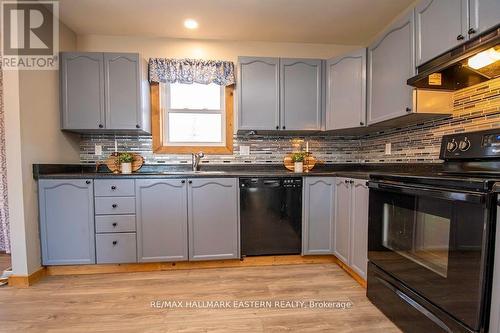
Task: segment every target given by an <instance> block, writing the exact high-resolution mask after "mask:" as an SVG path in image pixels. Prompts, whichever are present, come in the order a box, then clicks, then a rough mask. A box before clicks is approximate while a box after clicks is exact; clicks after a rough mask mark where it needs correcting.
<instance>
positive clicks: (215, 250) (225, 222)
mask: <svg viewBox="0 0 500 333" xmlns="http://www.w3.org/2000/svg"><path fill="white" fill-rule="evenodd" d="M238 193H239V189H238V181H237V179H236V178H196V179H189V180H188V226H189V260H212V259H236V258H239V257H240V254H239V227H238V226H239V223H238V220H239V200H238Z"/></svg>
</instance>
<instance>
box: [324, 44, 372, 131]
mask: <svg viewBox="0 0 500 333" xmlns="http://www.w3.org/2000/svg"><path fill="white" fill-rule="evenodd" d="M326 96H327V97H326V126H325V129H326V130H338V129H347V128H354V127H359V126H365V124H366V49H365V48H363V49H360V50H356V51H354V52H351V53H348V54H345V55H343V56H341V57H337V58H333V59H330V60H328V61H327V62H326Z"/></svg>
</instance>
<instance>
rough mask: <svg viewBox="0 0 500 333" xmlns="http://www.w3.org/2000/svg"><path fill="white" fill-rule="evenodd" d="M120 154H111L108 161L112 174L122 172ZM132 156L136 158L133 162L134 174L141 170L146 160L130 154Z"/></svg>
mask: <svg viewBox="0 0 500 333" xmlns="http://www.w3.org/2000/svg"><path fill="white" fill-rule="evenodd" d="M119 154H120V153H113V154H111V155H110V156H109V157H108V159H107V160H106V166H107V167H108V169H109V170H110V171H111V172H114V173H120V172H121V165H120V161H119ZM129 154H131V155H132V156H134V160H133V161H132V172H136V171H137V170H139V169H140V168H141V167H142V165H143V164H144V158H143V157H142V156H141V155H139V154H136V153H129Z"/></svg>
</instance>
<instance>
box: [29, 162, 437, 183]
mask: <svg viewBox="0 0 500 333" xmlns="http://www.w3.org/2000/svg"><path fill="white" fill-rule="evenodd" d="M440 168H441V164H440V163H432V164H427V163H426V164H424V163H422V164H408V163H406V164H325V165H318V166H316V167H315V168H314V169H313V170H311V171H310V172H303V173H295V172H292V171H289V170H287V169H285V167H283V166H280V165H272V166H271V165H254V164H252V165H210V166H208V165H202V166H201V171H200V172H193V171H191V170H190V168H189V166H186V165H181V166H178V165H156V164H155V165H152V164H149V165H148V164H146V165H144V166H143V167H142V168H141V169H140V170H139V171H138V172H135V173H132V174H128V175H126V174H114V173H111V172H109V170H108V169H107V168H106V167H105V166H100V167H99V168H98V171H96V166H95V165H94V164H34V165H33V177H34V178H35V179H77V178H92V179H97V178H99V179H105V178H113V179H114V178H122V179H130V178H132V179H135V178H142V179H144V178H146V179H147V178H209V177H212V178H213V177H305V176H308V177H346V178H356V179H369V178H370V175H372V174H401V173H415V172H422V171H427V172H432V171H436V172H438V171H439V170H440Z"/></svg>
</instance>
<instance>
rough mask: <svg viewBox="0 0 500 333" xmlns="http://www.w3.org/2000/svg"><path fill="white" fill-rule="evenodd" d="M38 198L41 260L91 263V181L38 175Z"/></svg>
mask: <svg viewBox="0 0 500 333" xmlns="http://www.w3.org/2000/svg"><path fill="white" fill-rule="evenodd" d="M38 200H39V208H40V237H41V243H42V264H43V265H72V264H94V263H95V242H94V237H95V234H94V191H93V185H92V181H91V180H85V179H77V180H69V179H64V180H53V179H50V180H49V179H41V180H40V181H39V182H38Z"/></svg>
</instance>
